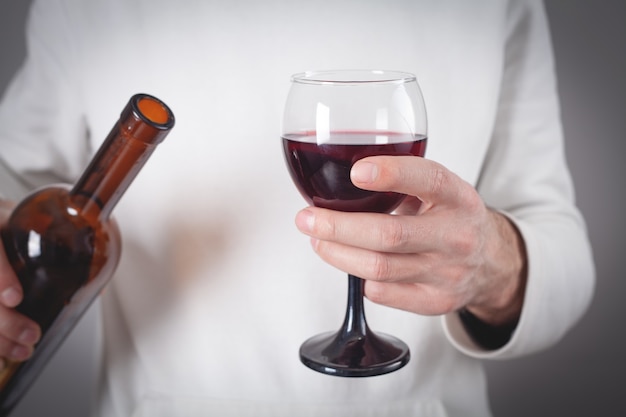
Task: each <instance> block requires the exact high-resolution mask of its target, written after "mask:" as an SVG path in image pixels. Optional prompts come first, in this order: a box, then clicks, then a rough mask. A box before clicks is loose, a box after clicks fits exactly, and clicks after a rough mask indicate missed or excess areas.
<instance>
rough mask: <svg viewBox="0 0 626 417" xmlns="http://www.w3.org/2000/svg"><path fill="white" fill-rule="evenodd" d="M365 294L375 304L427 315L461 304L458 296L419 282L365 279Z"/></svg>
mask: <svg viewBox="0 0 626 417" xmlns="http://www.w3.org/2000/svg"><path fill="white" fill-rule="evenodd" d="M365 296H366V297H367V298H368V299H369V300H370V301H372V302H374V303H376V304H381V305H385V306H388V307H393V308H397V309H400V310H404V311H409V312H412V313H416V314H422V315H427V316H433V315H442V314H447V313H450V312H452V311H456V310H457V309H459V308H460V307H461V306H462V305H463V300H462V299H461V298H460V297H451V296H449V295H447V294H443V293H438V292H434V291H433V288H432V287H430V286H427V285H420V284H409V283H389V282H377V281H366V282H365Z"/></svg>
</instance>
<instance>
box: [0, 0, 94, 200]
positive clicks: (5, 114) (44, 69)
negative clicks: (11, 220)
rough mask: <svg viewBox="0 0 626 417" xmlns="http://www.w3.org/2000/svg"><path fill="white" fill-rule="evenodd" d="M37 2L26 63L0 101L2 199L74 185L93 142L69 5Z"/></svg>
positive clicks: (30, 24)
mask: <svg viewBox="0 0 626 417" xmlns="http://www.w3.org/2000/svg"><path fill="white" fill-rule="evenodd" d="M55 3H57V1H56V0H53V1H35V2H34V3H33V5H32V7H31V9H30V12H29V16H28V20H27V29H26V45H27V52H26V60H25V62H24V64H23V65H22V67H21V68H20V70H19V71H18V73H17V74H16V75H15V77H14V79H13V80H12V82H11V83H10V84H9V86H8V88H7V90H6V92H5V94H4V96H3V97H2V101H1V102H0V196H4V197H5V198H11V199H18V198H20V197H21V195H22V194H23V193H24V192H25V191H27V190H28V189H30V188H34V187H37V186H40V185H43V184H46V183H50V182H59V181H62V182H73V181H75V179H76V177H77V176H78V175H79V174H80V172H81V170H82V169H83V167H84V166H85V163H86V161H88V155H89V149H88V148H89V142H88V140H87V130H86V124H85V122H84V115H83V113H82V112H81V108H82V104H81V99H80V97H79V95H78V93H77V91H78V89H77V88H76V79H77V74H76V73H75V65H74V63H73V58H74V52H75V50H74V45H73V42H72V39H73V37H72V33H71V25H70V24H69V22H68V21H67V13H65V11H66V10H67V9H66V8H65V5H62V7H58V5H56V4H55Z"/></svg>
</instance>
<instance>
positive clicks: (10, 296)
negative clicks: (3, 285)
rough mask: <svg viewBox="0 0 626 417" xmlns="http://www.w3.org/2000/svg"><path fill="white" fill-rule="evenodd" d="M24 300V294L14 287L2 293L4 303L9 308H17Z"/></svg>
mask: <svg viewBox="0 0 626 417" xmlns="http://www.w3.org/2000/svg"><path fill="white" fill-rule="evenodd" d="M21 300H22V294H21V293H20V292H19V291H18V290H16V289H15V288H14V287H9V288H7V289H6V290H4V291H3V292H2V301H3V302H4V304H6V305H7V306H8V307H15V306H16V305H18V304H19V302H20V301H21Z"/></svg>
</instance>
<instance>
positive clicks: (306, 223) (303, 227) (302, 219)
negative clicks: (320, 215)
mask: <svg viewBox="0 0 626 417" xmlns="http://www.w3.org/2000/svg"><path fill="white" fill-rule="evenodd" d="M314 222H315V216H314V215H313V213H311V211H310V210H307V209H305V210H302V211H300V212H299V213H298V215H297V216H296V226H298V229H300V231H302V232H310V231H311V230H313V223H314Z"/></svg>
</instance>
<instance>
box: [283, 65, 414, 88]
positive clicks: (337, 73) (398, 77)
mask: <svg viewBox="0 0 626 417" xmlns="http://www.w3.org/2000/svg"><path fill="white" fill-rule="evenodd" d="M291 81H292V82H294V83H300V84H318V85H360V84H404V83H409V82H413V81H417V77H416V76H415V75H414V74H411V73H409V72H404V71H389V70H372V69H347V70H323V71H305V72H300V73H297V74H294V75H292V76H291Z"/></svg>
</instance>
